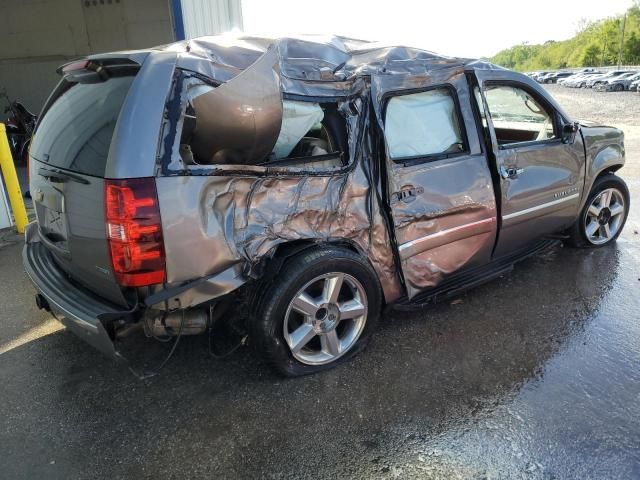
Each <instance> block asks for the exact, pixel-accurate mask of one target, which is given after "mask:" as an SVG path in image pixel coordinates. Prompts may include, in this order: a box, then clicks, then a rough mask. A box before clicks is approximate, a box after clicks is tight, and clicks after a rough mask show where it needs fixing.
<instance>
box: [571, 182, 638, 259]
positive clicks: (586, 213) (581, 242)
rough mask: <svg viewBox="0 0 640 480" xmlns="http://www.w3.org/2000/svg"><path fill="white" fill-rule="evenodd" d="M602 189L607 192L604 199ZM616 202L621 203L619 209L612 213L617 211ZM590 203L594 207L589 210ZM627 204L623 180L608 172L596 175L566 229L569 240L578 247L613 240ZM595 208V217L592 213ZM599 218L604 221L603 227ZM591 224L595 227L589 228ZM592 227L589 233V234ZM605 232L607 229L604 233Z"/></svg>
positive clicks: (600, 244)
mask: <svg viewBox="0 0 640 480" xmlns="http://www.w3.org/2000/svg"><path fill="white" fill-rule="evenodd" d="M605 191H606V192H608V194H607V195H608V197H609V201H608V203H607V201H606V198H607V195H605V196H604V197H601V194H603V192H605ZM603 202H604V203H606V204H607V206H606V207H603V206H602V205H603ZM618 205H622V211H621V213H619V214H618V215H615V214H613V213H614V210H615V211H617V207H618ZM592 206H593V207H594V209H593V210H590V209H591V207H592ZM629 206H630V197H629V189H628V188H627V184H626V183H625V182H624V180H622V179H621V178H620V177H618V176H616V175H614V174H612V173H610V174H606V175H603V176H601V177H599V178H598V179H597V180H596V181H595V183H594V184H593V187H592V188H591V192H590V193H589V197H588V198H587V202H586V203H585V205H584V207H583V208H582V210H581V211H580V215H579V216H578V218H577V219H576V221H575V223H574V224H573V226H572V227H571V229H570V231H569V235H570V238H569V243H570V244H571V245H572V246H574V247H581V248H597V247H604V246H606V245H610V244H612V243H614V242H615V241H616V240H617V238H618V237H619V236H620V233H621V232H622V229H623V228H624V224H625V223H626V221H627V216H628V215H629ZM605 208H606V210H605ZM598 211H599V213H598V216H597V217H596V216H595V213H596V212H598ZM617 217H619V218H617ZM602 222H606V224H607V228H605V227H604V225H603V224H602ZM599 225H600V226H599ZM594 228H597V229H596V230H595V231H593V229H594ZM614 228H615V231H614ZM592 231H593V234H590V232H592ZM607 232H609V234H608V235H607Z"/></svg>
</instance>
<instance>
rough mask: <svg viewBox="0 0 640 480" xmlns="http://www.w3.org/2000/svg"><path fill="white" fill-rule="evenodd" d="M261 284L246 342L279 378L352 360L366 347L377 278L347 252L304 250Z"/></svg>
mask: <svg viewBox="0 0 640 480" xmlns="http://www.w3.org/2000/svg"><path fill="white" fill-rule="evenodd" d="M263 285H264V287H265V288H266V290H265V291H264V292H263V294H262V295H261V300H259V301H258V304H257V305H255V306H254V307H255V310H254V312H255V313H254V315H253V319H252V321H251V324H250V339H251V341H252V342H253V343H254V345H255V346H256V348H257V350H258V352H259V353H260V354H261V356H262V357H264V358H265V359H266V360H267V362H268V363H269V364H270V365H271V366H272V367H274V368H275V370H276V371H278V372H279V373H281V374H283V375H285V376H290V377H293V376H300V375H307V374H310V373H316V372H319V371H322V370H326V369H329V368H333V367H335V366H336V365H338V364H340V363H342V362H344V361H346V360H347V359H349V358H351V357H353V356H354V355H355V354H356V353H358V352H359V351H361V350H362V349H363V348H364V347H365V346H366V344H367V342H368V340H369V337H370V336H371V333H372V331H373V330H374V328H375V325H376V323H377V321H378V317H379V316H380V308H381V303H382V294H381V289H380V285H379V282H378V278H377V275H376V274H375V271H374V270H373V268H372V267H371V266H370V265H369V263H368V262H367V261H366V259H363V258H361V257H360V256H359V255H358V254H356V253H354V252H352V251H350V250H346V249H342V248H335V247H326V248H319V249H315V248H314V249H309V250H305V251H303V252H301V253H300V254H298V255H297V256H295V257H293V258H291V259H289V260H288V261H287V263H286V264H285V265H284V267H283V268H282V270H281V271H280V272H279V273H278V275H277V276H276V277H275V279H272V280H271V281H268V282H264V283H263Z"/></svg>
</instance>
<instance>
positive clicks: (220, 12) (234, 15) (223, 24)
mask: <svg viewBox="0 0 640 480" xmlns="http://www.w3.org/2000/svg"><path fill="white" fill-rule="evenodd" d="M181 3H182V17H183V20H184V33H185V37H186V38H194V37H201V36H204V35H215V34H218V33H224V32H229V31H231V30H233V29H238V30H242V5H241V1H240V0H181Z"/></svg>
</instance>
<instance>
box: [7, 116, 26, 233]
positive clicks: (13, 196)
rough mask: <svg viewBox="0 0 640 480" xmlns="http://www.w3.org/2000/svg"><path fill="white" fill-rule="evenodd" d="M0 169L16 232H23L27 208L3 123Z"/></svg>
mask: <svg viewBox="0 0 640 480" xmlns="http://www.w3.org/2000/svg"><path fill="white" fill-rule="evenodd" d="M0 169H2V176H3V177H4V183H5V185H6V186H7V192H9V202H10V203H11V210H13V217H14V218H15V220H16V229H17V230H18V233H24V227H25V226H26V225H27V223H28V219H27V209H26V208H24V200H22V192H21V191H20V182H19V181H18V174H17V173H16V166H15V165H14V163H13V157H12V156H11V150H10V149H9V141H8V140H7V129H6V128H5V126H4V123H0Z"/></svg>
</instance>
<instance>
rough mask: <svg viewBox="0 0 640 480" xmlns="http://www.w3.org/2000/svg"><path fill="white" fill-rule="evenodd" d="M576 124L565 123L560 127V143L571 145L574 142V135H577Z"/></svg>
mask: <svg viewBox="0 0 640 480" xmlns="http://www.w3.org/2000/svg"><path fill="white" fill-rule="evenodd" d="M578 128H579V127H578V124H577V123H567V124H566V125H563V126H562V143H565V144H567V145H571V144H572V143H573V142H574V141H575V140H576V133H578Z"/></svg>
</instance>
